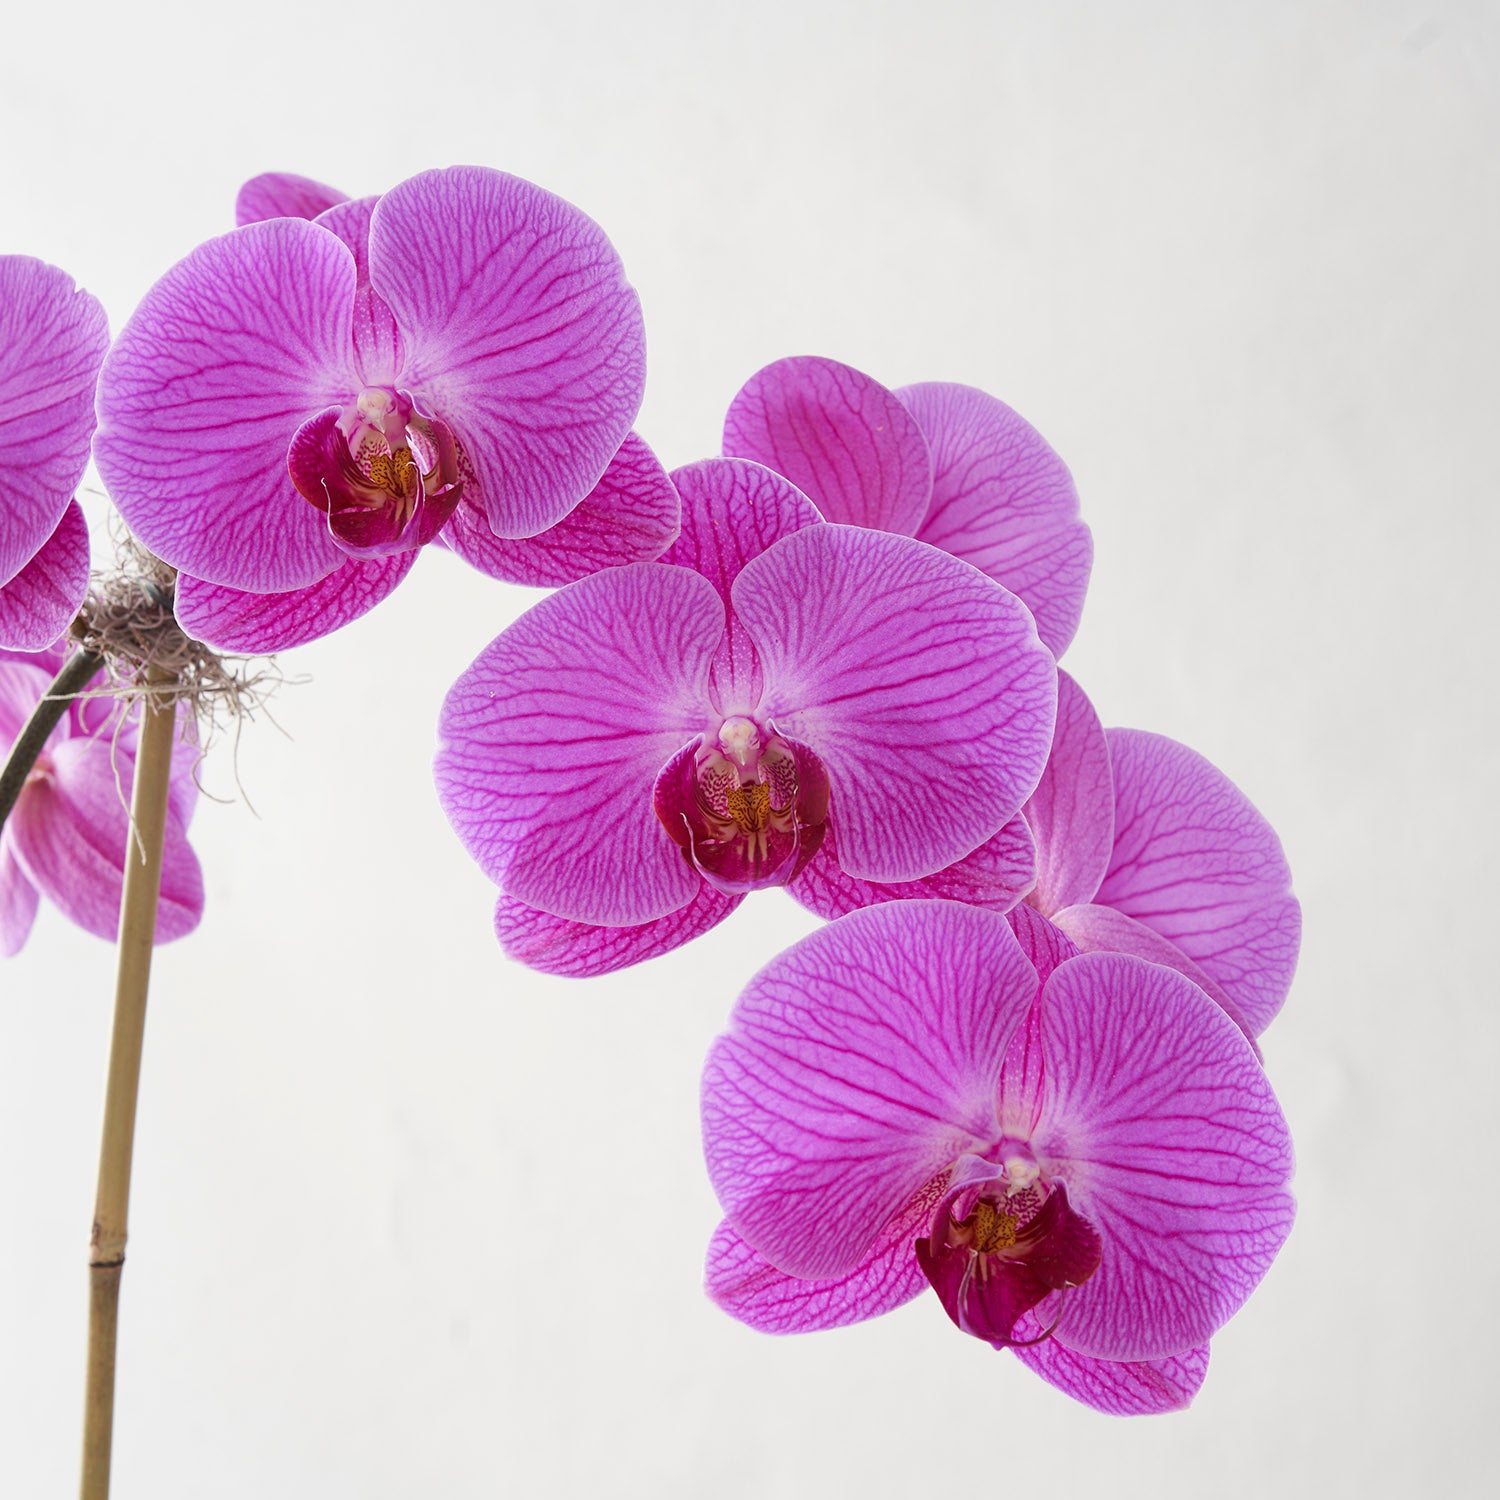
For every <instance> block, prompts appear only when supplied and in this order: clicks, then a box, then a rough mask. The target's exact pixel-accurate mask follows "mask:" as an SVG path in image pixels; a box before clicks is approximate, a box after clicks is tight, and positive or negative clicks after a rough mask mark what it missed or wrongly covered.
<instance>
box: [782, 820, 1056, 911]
mask: <svg viewBox="0 0 1500 1500" xmlns="http://www.w3.org/2000/svg"><path fill="white" fill-rule="evenodd" d="M1035 871H1036V861H1035V853H1034V849H1033V845H1032V839H1031V831H1030V829H1029V828H1028V827H1027V826H1026V820H1025V819H1024V818H1021V817H1015V818H1012V819H1011V820H1010V822H1009V823H1007V824H1006V825H1005V827H1004V828H1002V829H1001V830H1000V832H999V833H997V834H996V835H995V836H994V837H993V838H991V839H987V840H986V841H985V842H984V843H982V844H981V845H980V846H979V847H978V848H977V849H976V850H974V852H973V853H972V854H967V855H965V856H964V857H963V858H962V859H961V860H959V861H958V862H957V863H956V864H951V865H948V866H947V867H946V868H944V869H941V870H939V871H937V873H936V874H933V875H928V876H926V877H924V878H923V879H921V880H906V881H900V880H898V881H889V882H885V883H882V882H879V881H874V880H857V879H855V877H854V876H853V875H850V874H848V873H847V872H846V871H845V870H844V869H843V867H842V866H841V865H840V864H839V859H838V841H837V839H836V837H835V836H834V834H833V833H832V831H831V830H830V831H829V832H828V833H826V834H825V835H824V838H823V843H822V847H821V848H820V849H819V850H818V851H817V853H816V854H815V855H814V856H813V857H812V859H811V860H809V861H808V862H807V863H806V865H805V866H804V868H803V869H802V871H801V873H800V874H799V875H798V876H797V877H796V878H795V879H794V880H792V881H791V883H790V884H789V885H788V886H787V891H788V893H789V894H790V895H792V896H794V897H795V898H796V899H797V900H798V901H799V902H800V903H801V904H802V905H803V906H805V907H806V908H807V909H808V910H809V911H813V912H816V913H817V914H818V915H819V916H820V917H824V918H827V919H828V920H829V921H832V920H833V919H834V918H835V917H842V916H847V915H848V914H849V913H850V912H851V911H858V910H859V909H860V908H861V907H863V906H875V905H878V904H879V903H880V902H882V901H924V900H932V899H934V898H940V899H943V900H948V901H962V902H965V903H966V904H967V905H969V906H984V907H988V908H989V909H990V910H991V911H999V912H1004V911H1009V910H1010V909H1011V907H1013V906H1014V905H1015V904H1016V902H1017V901H1019V900H1021V898H1022V897H1023V896H1025V895H1026V893H1027V891H1029V890H1030V889H1031V886H1032V882H1033V881H1034V880H1035V878H1036V875H1035Z"/></svg>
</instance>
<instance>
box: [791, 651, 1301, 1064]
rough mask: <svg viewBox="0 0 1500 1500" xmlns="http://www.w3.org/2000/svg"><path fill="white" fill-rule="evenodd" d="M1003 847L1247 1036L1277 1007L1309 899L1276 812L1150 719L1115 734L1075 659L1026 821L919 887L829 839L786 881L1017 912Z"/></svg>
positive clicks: (830, 900)
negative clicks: (1009, 899) (849, 868)
mask: <svg viewBox="0 0 1500 1500" xmlns="http://www.w3.org/2000/svg"><path fill="white" fill-rule="evenodd" d="M1005 849H1009V850H1010V851H1011V852H1010V858H1011V862H1012V866H1013V868H1014V869H1015V870H1016V871H1017V875H1018V877H1019V875H1020V873H1021V872H1022V871H1023V870H1029V871H1030V874H1031V877H1032V881H1031V882H1029V883H1028V884H1027V885H1025V886H1019V888H1018V882H1016V883H1013V884H1012V885H1011V886H1010V888H1009V889H1010V890H1012V891H1014V892H1015V899H1021V898H1022V897H1024V899H1025V901H1026V903H1027V904H1028V905H1029V906H1031V907H1034V908H1035V909H1036V910H1037V911H1039V912H1041V913H1042V915H1043V916H1046V917H1048V918H1050V919H1051V920H1052V921H1053V922H1054V923H1056V924H1057V926H1058V927H1060V928H1061V929H1062V930H1063V931H1064V932H1066V933H1067V934H1068V936H1069V937H1070V938H1071V939H1072V940H1073V942H1075V943H1076V944H1077V945H1078V946H1079V947H1080V948H1081V949H1083V950H1084V951H1085V952H1093V951H1105V952H1114V953H1133V954H1135V955H1136V957H1138V958H1144V959H1146V960H1147V961H1148V962H1151V963H1159V964H1166V965H1167V966H1168V967H1170V968H1173V969H1176V970H1177V971H1178V972H1179V973H1181V974H1185V975H1186V976H1187V977H1188V978H1189V979H1191V980H1192V981H1193V983H1194V984H1196V985H1198V986H1199V987H1200V988H1201V989H1203V990H1205V991H1207V993H1208V994H1209V995H1210V996H1211V997H1212V998H1213V999H1214V1000H1216V1001H1217V1002H1218V1003H1219V1005H1221V1006H1222V1007H1223V1009H1224V1010H1225V1011H1227V1012H1228V1013H1229V1014H1230V1015H1231V1016H1232V1017H1233V1018H1234V1019H1235V1020H1236V1021H1237V1022H1238V1023H1239V1025H1240V1026H1241V1028H1242V1029H1243V1030H1244V1032H1245V1034H1246V1035H1247V1036H1249V1037H1257V1036H1259V1035H1260V1034H1261V1032H1263V1031H1264V1030H1265V1029H1266V1027H1267V1026H1269V1025H1270V1023H1271V1020H1272V1018H1273V1017H1274V1016H1275V1015H1276V1013H1277V1012H1278V1011H1279V1010H1280V1008H1281V1006H1282V1003H1283V1002H1284V1001H1285V999H1286V995H1287V991H1288V990H1289V989H1290V987H1291V982H1292V975H1293V973H1294V971H1295V969H1296V967H1297V949H1298V944H1299V941H1300V938H1301V931H1302V909H1301V907H1300V906H1299V904H1298V902H1297V899H1296V897H1295V896H1293V895H1292V894H1291V878H1292V877H1291V871H1290V870H1289V868H1288V867H1287V861H1286V855H1285V854H1284V853H1283V852H1282V848H1281V842H1280V840H1279V839H1278V838H1277V837H1276V834H1275V832H1274V831H1273V830H1272V828H1271V826H1270V824H1269V823H1267V822H1266V820H1265V819H1264V818H1263V817H1262V816H1261V815H1260V813H1259V812H1257V811H1256V809H1255V808H1254V807H1253V806H1252V805H1251V803H1250V801H1249V799H1248V798H1247V797H1246V796H1245V795H1244V793H1243V792H1241V791H1240V790H1239V789H1238V788H1237V787H1236V786H1235V785H1234V784H1233V783H1232V782H1231V781H1230V780H1229V779H1228V777H1226V776H1225V775H1224V774H1223V773H1222V772H1220V771H1218V770H1216V769H1215V768H1214V767H1213V766H1212V765H1210V764H1209V762H1208V761H1206V760H1205V759H1204V758H1203V757H1202V756H1201V755H1199V754H1197V753H1196V752H1195V751H1192V750H1189V749H1188V748H1187V746H1186V745H1181V744H1178V743H1177V741H1175V740H1170V739H1167V738H1166V737H1165V736H1164V735H1159V734H1148V733H1146V732H1145V731H1144V730H1139V729H1110V730H1107V731H1106V730H1105V729H1104V728H1103V727H1102V726H1101V725H1100V723H1099V719H1098V716H1097V715H1096V714H1095V712H1094V709H1093V705H1092V704H1090V702H1089V701H1088V698H1087V697H1086V696H1085V695H1084V693H1083V690H1082V689H1081V688H1080V687H1079V686H1078V684H1077V683H1076V682H1075V681H1074V680H1073V679H1072V678H1071V677H1069V676H1068V674H1067V673H1066V672H1061V671H1060V672H1059V673H1058V700H1057V729H1056V732H1055V735H1054V738H1053V744H1052V750H1051V753H1050V755H1049V756H1048V759H1047V769H1046V770H1045V771H1044V772H1043V773H1042V779H1041V781H1040V782H1039V783H1038V785H1037V788H1036V790H1035V791H1034V792H1033V793H1032V795H1031V798H1030V799H1029V800H1028V802H1027V803H1026V806H1025V808H1024V810H1023V817H1022V818H1021V819H1019V820H1018V821H1017V823H1014V824H1011V825H1008V826H1007V827H1006V828H1005V829H1003V830H1002V831H1001V834H1000V835H998V836H997V837H996V839H994V840H992V841H991V843H990V844H988V845H985V846H983V847H982V848H981V849H979V850H977V851H976V852H975V854H973V855H971V856H970V857H969V858H968V859H967V860H965V861H961V862H960V863H959V864H957V865H954V866H952V867H951V868H949V869H947V870H942V871H939V872H938V873H937V874H936V875H934V876H932V877H930V878H929V879H928V880H926V881H923V882H920V883H919V884H917V885H915V886H913V885H905V886H903V885H882V884H879V883H876V882H873V881H860V880H855V879H852V878H851V877H850V876H849V875H848V874H847V873H846V872H844V871H843V870H841V869H840V868H839V866H838V864H837V860H836V858H835V855H836V850H834V849H833V848H831V841H830V840H825V841H824V844H823V847H822V848H821V849H819V850H818V852H817V853H816V854H815V856H814V857H813V858H812V859H811V860H810V861H809V862H808V864H807V867H806V869H805V870H804V871H803V872H802V876H801V878H800V879H799V880H797V881H796V882H795V883H794V884H793V885H792V886H791V887H790V888H789V889H790V891H791V894H792V895H794V896H795V897H796V898H797V900H798V901H800V902H801V903H802V904H803V905H804V906H806V907H807V908H808V909H809V910H811V911H815V912H817V913H818V915H819V916H822V917H826V918H828V919H829V920H832V919H834V918H836V917H840V916H844V915H845V914H846V913H848V912H852V911H857V910H858V909H859V908H861V907H866V906H873V905H876V904H878V903H880V902H884V901H895V900H904V899H910V898H912V897H921V896H946V897H951V898H952V899H954V900H958V901H966V902H969V903H970V904H972V905H980V906H988V907H990V908H991V909H994V910H1000V911H1005V910H1008V909H1009V907H1008V905H1007V904H1006V902H1005V900H1004V896H1005V893H1006V888H1005V887H1004V886H1002V885H1000V884H999V883H998V882H992V883H985V882H984V881H982V880H980V879H978V878H977V877H976V874H975V871H976V869H982V868H983V867H984V865H985V864H986V863H991V862H998V861H999V860H1000V859H1001V858H1002V851H1004V850H1005ZM1028 857H1030V858H1031V861H1032V862H1031V863H1030V864H1029V865H1027V864H1026V863H1025V860H1026V859H1027V858H1028ZM1011 904H1013V903H1011Z"/></svg>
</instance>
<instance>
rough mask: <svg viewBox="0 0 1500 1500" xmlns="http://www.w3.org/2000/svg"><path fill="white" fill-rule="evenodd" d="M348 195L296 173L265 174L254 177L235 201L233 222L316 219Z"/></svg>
mask: <svg viewBox="0 0 1500 1500" xmlns="http://www.w3.org/2000/svg"><path fill="white" fill-rule="evenodd" d="M345 196H346V195H345V194H343V193H341V192H339V190H338V189H337V188H331V187H329V186H328V185H327V184H326V183H322V182H315V181H314V180H313V179H312V178H311V177H299V176H298V175H297V174H296V173H295V172H262V173H261V174H260V176H259V177H252V178H251V179H250V180H249V182H247V183H246V184H245V185H244V186H243V187H242V188H241V189H240V190H239V193H238V194H237V196H236V197H235V200H234V222H235V223H236V224H237V225H244V224H257V223H259V222H260V221H261V220H262V219H285V218H293V219H316V218H317V217H318V215H319V214H320V213H322V212H324V210H325V209H329V208H332V207H333V205H334V204H335V203H342V202H343V201H344V199H345Z"/></svg>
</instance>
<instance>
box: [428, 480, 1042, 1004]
mask: <svg viewBox="0 0 1500 1500" xmlns="http://www.w3.org/2000/svg"><path fill="white" fill-rule="evenodd" d="M672 477H673V480H674V482H675V484H676V485H677V488H678V491H679V493H680V495H681V498H682V507H683V511H682V514H683V526H682V535H681V537H680V538H679V539H678V541H677V542H676V543H675V545H674V546H673V548H672V550H671V551H670V552H669V553H668V554H667V556H666V558H665V559H664V561H662V562H660V563H645V564H634V565H632V566H629V567H625V568H616V569H611V570H609V571H608V572H605V573H599V574H596V575H594V576H593V577H591V578H586V579H584V580H582V581H581V582H579V583H575V584H572V585H570V586H569V587H567V588H565V589H562V590H560V591H559V592H558V593H556V594H554V595H552V596H551V597H550V598H548V599H545V600H543V601H542V603H540V604H538V605H537V606H536V607H535V608H534V609H532V610H531V611H530V612H529V613H527V614H526V615H523V616H522V617H521V619H520V620H518V621H517V622H516V623H515V624H514V625H513V626H511V628H510V629H509V630H507V631H505V632H504V634H502V635H501V636H500V637H499V638H498V639H497V640H496V641H494V642H493V643H492V644H491V645H490V646H489V647H488V648H487V649H486V650H485V651H484V652H483V653H482V654H481V655H480V657H479V658H478V660H477V661H475V663H474V664H473V665H472V666H471V667H470V668H469V669H468V671H466V672H465V673H464V674H463V676H462V677H461V678H460V679H459V681H458V682H457V684H456V685H455V686H454V688H453V689H452V691H451V692H450V693H449V695H448V698H447V701H446V703H445V704H444V707H443V713H442V719H441V726H440V740H441V747H440V749H439V753H438V758H437V766H436V771H437V781H438V790H439V795H440V798H441V800H442V803H443V806H444V808H445V810H446V811H447V814H448V817H449V820H450V821H451V823H452V824H453V827H454V829H455V831H456V832H457V833H458V835H459V837H460V838H461V839H462V840H463V842H464V843H465V845H466V846H467V847H468V849H469V851H470V852H471V853H472V854H473V855H474V857H475V858H476V859H477V860H478V861H479V863H480V864H481V865H482V866H483V867H484V869H485V871H486V873H488V874H489V875H490V877H491V878H492V879H494V880H495V881H496V882H497V883H498V884H499V885H500V886H501V889H502V896H501V898H500V903H499V907H498V909H497V916H496V925H497V931H498V933H499V935H500V938H501V942H502V944H503V945H504V946H505V948H506V951H507V952H509V953H511V954H512V955H513V956H516V957H519V958H521V959H523V960H524V961H525V962H528V963H530V964H532V965H534V966H535V967H538V968H543V969H548V970H550V971H551V972H555V973H566V974H574V975H583V974H595V973H601V972H604V971H605V970H608V969H612V968H618V967H620V966H621V965H623V964H627V963H633V962H637V961H639V960H640V959H642V958H646V957H649V956H651V955H652V954H655V953H661V952H664V951H666V950H667V949H669V948H673V947H676V946H677V945H678V944H680V943H682V942H685V941H687V940H688V939H689V938H690V937H693V936H695V935H696V934H697V933H699V932H702V931H704V930H705V929H706V928H708V927H711V926H712V925H714V923H716V922H718V921H721V920H722V919H723V918H724V917H725V916H726V915H728V913H729V912H730V911H732V910H733V909H734V907H735V906H736V905H738V903H739V902H740V900H742V899H743V897H744V895H745V893H747V892H748V891H751V890H756V889H760V888H763V887H766V886H771V885H781V884H786V883H788V882H791V884H792V885H793V886H795V884H796V881H797V879H798V877H799V874H800V873H801V871H802V870H803V869H804V868H805V867H806V866H807V864H808V861H809V859H810V858H811V856H812V855H813V854H815V853H816V851H817V850H818V848H819V846H820V844H821V843H823V842H824V841H825V839H828V838H831V837H833V836H835V835H836V837H837V841H838V851H839V855H838V857H839V860H840V861H841V867H842V868H844V869H845V870H847V871H848V872H849V874H850V875H851V876H852V877H854V878H860V879H872V880H880V881H897V882H899V881H914V880H919V879H921V878H922V877H924V876H927V875H929V874H931V873H932V872H933V871H936V870H940V869H945V868H946V867H948V866H949V865H951V864H953V863H954V862H955V861H958V860H961V859H964V858H965V857H966V856H968V855H969V854H970V853H971V851H973V850H975V849H976V848H977V847H979V846H980V845H983V844H986V843H987V842H989V841H990V840H992V839H993V838H994V836H995V834H996V832H997V831H998V830H999V829H1001V828H1002V827H1004V826H1005V825H1006V824H1008V823H1010V822H1012V821H1013V820H1015V819H1016V817H1017V814H1018V812H1019V809H1020V806H1021V804H1022V802H1024V800H1025V799H1026V797H1027V796H1028V795H1029V793H1030V791H1031V789H1032V787H1033V786H1034V785H1035V781H1036V778H1037V776H1038V775H1039V774H1040V768H1041V765H1042V764H1043V762H1044V761H1045V759H1046V754H1047V747H1048V745H1049V743H1050V740H1051V733H1052V717H1053V711H1054V703H1053V693H1054V683H1055V680H1056V669H1055V667H1054V665H1053V662H1052V658H1051V655H1050V654H1049V653H1048V651H1047V649H1046V648H1045V647H1044V646H1043V645H1042V644H1041V642H1040V641H1039V640H1038V639H1037V636H1036V631H1035V627H1034V625H1033V623H1032V620H1031V616H1030V615H1029V613H1028V612H1027V611H1026V609H1025V607H1024V605H1022V604H1021V603H1020V601H1019V600H1017V599H1016V597H1015V596H1014V595H1013V594H1011V593H1009V592H1008V591H1007V590H1005V589H1003V588H1001V587H1000V586H999V585H998V584H996V583H994V582H993V581H991V580H990V579H988V578H986V577H985V576H984V575H983V574H982V573H980V572H979V571H978V570H976V569H975V568H973V567H970V566H969V565H968V564H967V563H963V562H960V561H958V560H957V559H955V558H953V557H950V556H948V555H947V554H946V553H944V552H940V551H938V550H937V549H936V548H932V547H928V546H926V545H925V544H923V543H921V542H918V541H914V540H913V539H911V538H909V537H900V536H893V535H889V534H885V533H882V532H878V531H871V530H865V529H862V528H857V527H850V526H834V525H829V524H826V523H825V522H824V521H823V520H822V519H821V518H820V517H819V515H818V512H817V510H816V509H815V508H814V507H813V505H812V504H811V502H810V501H808V500H807V498H806V497H805V496H804V495H802V494H801V493H800V492H799V491H798V490H797V489H796V488H794V487H793V486H792V485H791V484H789V483H788V482H787V481H786V480H785V479H783V478H781V477H780V476H779V475H777V474H774V473H772V472H771V471H770V470H768V469H765V468H763V467H761V466H760V465H757V464H752V463H746V462H743V461H741V460H736V459H710V460H708V461H706V462H704V463H700V464H693V465H690V466H688V467H687V468H685V469H679V470H678V471H676V473H674V475H673V476H672ZM1027 853H1028V857H1029V844H1028V846H1027ZM1029 883H1030V871H1029V866H1028V869H1027V872H1026V879H1025V884H1023V885H1022V886H1021V890H1024V889H1025V888H1026V885H1029ZM1019 894H1020V892H1019V891H1012V892H1011V893H1010V894H1009V895H1008V897H1007V901H1013V900H1014V899H1015V898H1016V896H1018V895H1019Z"/></svg>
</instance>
